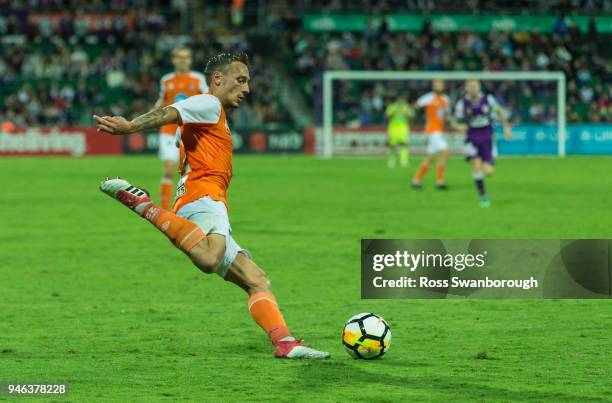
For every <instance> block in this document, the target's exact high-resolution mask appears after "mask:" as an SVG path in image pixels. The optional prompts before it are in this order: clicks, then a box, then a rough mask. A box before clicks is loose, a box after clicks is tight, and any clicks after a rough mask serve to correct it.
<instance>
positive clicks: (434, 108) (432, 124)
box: [417, 92, 450, 134]
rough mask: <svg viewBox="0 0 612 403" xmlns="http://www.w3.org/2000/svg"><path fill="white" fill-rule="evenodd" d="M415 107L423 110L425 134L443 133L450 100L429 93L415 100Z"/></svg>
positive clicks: (444, 96) (443, 96)
mask: <svg viewBox="0 0 612 403" xmlns="http://www.w3.org/2000/svg"><path fill="white" fill-rule="evenodd" d="M417 105H418V106H420V107H423V108H425V133H426V134H431V133H442V132H444V118H445V116H446V114H447V113H448V108H449V106H450V99H449V98H448V97H447V96H446V95H439V94H436V93H434V92H429V93H427V94H425V95H423V96H422V97H420V98H419V99H418V100H417Z"/></svg>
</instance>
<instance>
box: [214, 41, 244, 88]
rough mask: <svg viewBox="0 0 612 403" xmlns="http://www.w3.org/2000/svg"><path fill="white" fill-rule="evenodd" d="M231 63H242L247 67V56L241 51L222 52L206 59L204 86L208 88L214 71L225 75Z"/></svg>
mask: <svg viewBox="0 0 612 403" xmlns="http://www.w3.org/2000/svg"><path fill="white" fill-rule="evenodd" d="M233 62H240V63H244V64H245V65H246V66H248V65H249V56H248V55H247V54H246V53H245V52H243V51H242V50H239V51H237V52H222V53H219V54H217V55H215V56H213V57H211V58H210V59H208V62H206V67H205V68H204V77H205V78H206V84H207V85H208V86H209V87H210V84H211V80H212V76H213V73H214V72H215V71H220V72H222V73H225V72H226V71H227V67H228V66H229V65H230V64H232V63H233Z"/></svg>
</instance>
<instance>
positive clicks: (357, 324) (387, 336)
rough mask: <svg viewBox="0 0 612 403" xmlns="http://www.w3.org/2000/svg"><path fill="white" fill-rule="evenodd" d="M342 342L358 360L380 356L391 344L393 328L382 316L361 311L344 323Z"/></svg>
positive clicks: (348, 351)
mask: <svg viewBox="0 0 612 403" xmlns="http://www.w3.org/2000/svg"><path fill="white" fill-rule="evenodd" d="M342 344H344V347H345V348H346V351H347V353H349V355H350V356H351V357H353V358H355V359H357V360H359V359H361V360H373V359H376V358H380V357H382V356H383V354H385V353H386V352H387V351H388V350H389V346H390V345H391V329H390V328H389V325H388V324H387V322H385V320H384V319H383V318H381V317H380V316H378V315H376V314H373V313H360V314H357V315H355V316H353V317H352V318H350V319H349V320H348V321H347V322H346V324H345V325H344V330H343V331H342Z"/></svg>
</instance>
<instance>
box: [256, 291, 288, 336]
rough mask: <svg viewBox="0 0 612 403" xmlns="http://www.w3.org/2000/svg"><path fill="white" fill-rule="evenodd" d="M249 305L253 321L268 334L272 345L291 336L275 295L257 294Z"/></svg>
mask: <svg viewBox="0 0 612 403" xmlns="http://www.w3.org/2000/svg"><path fill="white" fill-rule="evenodd" d="M248 305H249V312H250V313H251V316H252V317H253V320H255V322H257V324H258V325H259V326H260V327H261V328H262V329H263V330H264V332H266V333H267V334H268V336H269V337H270V341H272V344H274V343H276V342H277V341H279V340H280V339H283V338H285V337H289V336H291V333H289V329H288V328H287V325H286V324H285V319H284V318H283V314H282V313H281V311H280V310H279V309H278V305H277V304H276V299H275V298H274V295H272V294H270V293H267V292H257V293H255V294H253V295H251V296H250V297H249V302H248Z"/></svg>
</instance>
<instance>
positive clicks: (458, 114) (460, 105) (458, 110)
mask: <svg viewBox="0 0 612 403" xmlns="http://www.w3.org/2000/svg"><path fill="white" fill-rule="evenodd" d="M455 117H456V118H457V119H463V101H462V100H460V101H459V102H457V105H455Z"/></svg>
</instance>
